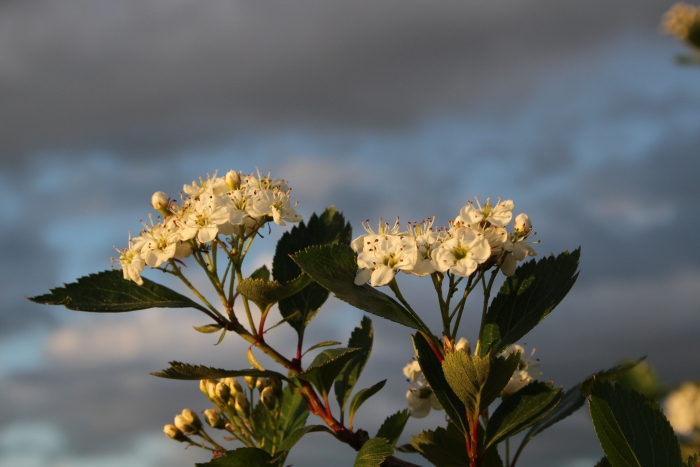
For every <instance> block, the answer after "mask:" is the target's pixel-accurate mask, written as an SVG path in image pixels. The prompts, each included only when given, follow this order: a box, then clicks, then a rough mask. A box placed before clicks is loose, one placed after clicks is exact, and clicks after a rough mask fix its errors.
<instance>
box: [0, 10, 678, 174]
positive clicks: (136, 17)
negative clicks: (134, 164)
mask: <svg viewBox="0 0 700 467" xmlns="http://www.w3.org/2000/svg"><path fill="white" fill-rule="evenodd" d="M666 7H667V2H662V1H660V0H659V1H652V0H648V1H645V2H629V1H623V0H618V1H615V2H602V1H600V2H594V3H591V2H587V3H585V4H583V3H581V2H554V1H551V0H540V1H536V2H534V3H533V2H528V3H525V2H502V3H500V4H496V5H494V4H493V3H490V4H488V6H487V5H486V4H483V5H481V4H475V3H459V2H456V3H448V4H442V5H440V7H439V8H437V7H436V6H435V5H431V4H427V3H424V2H406V1H395V2H381V3H376V2H365V3H358V2H353V3H351V4H350V3H341V2H334V3H325V2H304V3H300V2H295V3H294V4H285V3H274V4H268V3H260V2H239V3H230V2H219V3H215V2H212V3H208V4H207V5H206V7H203V6H202V5H201V4H198V3H196V2H172V1H156V0H152V1H149V2H119V3H113V2H96V1H87V0H85V1H81V0H76V1H70V2H61V3H60V4H58V3H55V2H49V1H32V2H26V1H14V2H12V1H11V2H4V3H3V4H2V6H0V25H1V27H0V44H2V45H0V64H1V65H2V66H1V67H0V70H2V71H0V92H1V93H2V100H3V105H2V109H0V141H1V143H0V150H1V151H0V152H1V153H2V154H3V157H4V158H5V162H6V163H8V162H14V163H17V161H18V158H21V157H25V156H26V155H28V154H29V155H31V154H33V153H35V152H37V151H41V150H55V149H56V148H60V147H63V148H66V149H67V150H69V152H70V151H75V150H79V149H84V148H109V149H111V150H115V151H116V152H118V153H120V154H122V155H123V156H129V155H131V156H134V155H138V156H141V155H143V154H149V155H151V156H156V155H159V154H161V155H162V154H165V153H168V152H169V151H173V150H175V149H177V148H182V147H183V146H185V147H186V146H188V145H197V144H211V143H212V142H215V141H217V140H222V139H227V138H230V137H231V136H233V135H236V134H238V135H242V134H248V133H250V132H256V131H265V130H269V129H274V128H275V127H278V126H283V127H289V126H292V127H294V126H299V127H305V126H313V127H323V126H326V127H372V128H387V127H396V126H401V125H405V124H409V123H411V122H414V121H415V120H416V119H421V118H423V117H424V116H425V115H429V114H433V113H437V114H440V113H443V112H449V111H461V110H463V109H464V108H465V106H469V105H474V104H475V103H476V102H478V101H479V100H480V99H482V98H484V97H494V95H495V94H496V93H498V94H500V95H501V97H503V98H506V99H513V98H517V97H518V96H520V95H523V94H527V92H528V90H529V89H530V88H531V86H532V84H533V82H534V81H535V80H536V79H537V78H538V76H540V75H541V74H542V73H546V72H547V70H551V69H552V68H553V67H556V66H557V63H560V62H561V61H562V60H570V59H572V57H576V56H581V55H580V54H581V53H582V52H583V51H585V50H587V49H589V48H591V47H595V46H596V45H597V44H600V43H602V42H603V41H604V40H605V39H606V38H608V37H610V36H611V35H615V34H619V33H620V32H625V31H629V30H637V31H640V30H641V31H646V34H650V33H654V32H655V31H656V28H657V26H656V24H657V23H658V19H659V15H660V14H661V13H662V12H663V10H664V9H665V8H666ZM504 90H505V91H504Z"/></svg>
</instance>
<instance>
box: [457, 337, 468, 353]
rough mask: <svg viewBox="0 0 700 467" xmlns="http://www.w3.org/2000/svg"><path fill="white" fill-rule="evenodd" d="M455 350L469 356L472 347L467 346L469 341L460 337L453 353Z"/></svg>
mask: <svg viewBox="0 0 700 467" xmlns="http://www.w3.org/2000/svg"><path fill="white" fill-rule="evenodd" d="M457 350H462V351H464V352H466V353H467V354H470V353H471V352H472V347H471V345H470V344H469V341H468V340H467V339H465V338H464V337H462V338H460V339H459V341H457V344H456V345H455V351H457Z"/></svg>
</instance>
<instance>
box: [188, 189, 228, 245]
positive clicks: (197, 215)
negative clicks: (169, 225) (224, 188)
mask: <svg viewBox="0 0 700 467" xmlns="http://www.w3.org/2000/svg"><path fill="white" fill-rule="evenodd" d="M228 219H229V214H228V210H227V209H226V207H225V206H217V204H216V199H215V198H214V197H213V195H210V196H209V197H205V198H203V199H200V200H198V201H195V202H194V203H193V204H192V212H191V213H189V214H187V215H186V217H184V218H183V219H182V225H181V226H180V239H181V240H189V239H192V238H195V237H196V238H197V241H198V242H199V243H207V242H211V241H212V240H214V239H215V238H216V236H217V235H218V233H219V228H220V226H222V225H224V224H226V223H228Z"/></svg>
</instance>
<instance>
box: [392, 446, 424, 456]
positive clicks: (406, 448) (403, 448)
mask: <svg viewBox="0 0 700 467" xmlns="http://www.w3.org/2000/svg"><path fill="white" fill-rule="evenodd" d="M394 449H396V450H397V451H398V452H405V453H407V454H415V453H417V452H418V450H417V449H416V448H414V447H413V446H411V445H410V444H402V445H401V446H399V447H397V448H394Z"/></svg>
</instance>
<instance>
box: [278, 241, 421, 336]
mask: <svg viewBox="0 0 700 467" xmlns="http://www.w3.org/2000/svg"><path fill="white" fill-rule="evenodd" d="M292 259H294V261H296V263H297V264H298V265H299V267H301V269H302V270H303V271H304V272H306V273H307V274H308V275H310V276H311V277H312V278H313V279H314V280H315V281H316V282H318V283H319V284H321V285H322V286H323V287H325V288H326V289H328V290H330V291H331V292H333V293H334V294H335V296H336V297H338V298H339V299H340V300H343V301H344V302H347V303H349V304H350V305H352V306H354V307H355V308H359V309H360V310H363V311H366V312H368V313H372V314H373V315H377V316H380V317H382V318H385V319H388V320H389V321H393V322H395V323H399V324H403V325H404V326H408V327H409V328H412V329H417V330H423V331H425V332H430V331H429V330H427V329H422V328H421V326H420V323H419V322H418V321H416V319H415V318H414V317H413V316H411V314H410V313H409V312H408V310H407V309H405V308H404V307H403V306H401V305H400V304H399V303H398V302H397V301H396V300H394V299H393V298H391V297H389V296H388V295H386V294H383V293H382V292H380V291H379V290H377V289H375V288H373V287H370V286H369V285H367V284H364V285H362V286H358V285H355V272H356V271H357V263H356V262H355V253H354V252H353V251H352V249H351V248H350V247H349V246H347V245H338V244H333V245H325V246H312V247H309V248H307V249H306V250H304V251H300V252H298V253H296V254H294V255H293V256H292Z"/></svg>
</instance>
